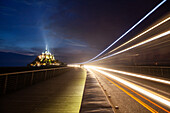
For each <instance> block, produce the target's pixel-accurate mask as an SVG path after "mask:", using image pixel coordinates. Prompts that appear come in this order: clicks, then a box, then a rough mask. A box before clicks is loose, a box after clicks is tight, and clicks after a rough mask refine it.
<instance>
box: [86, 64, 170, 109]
mask: <svg viewBox="0 0 170 113" xmlns="http://www.w3.org/2000/svg"><path fill="white" fill-rule="evenodd" d="M85 68H90V69H93V70H95V71H97V72H100V73H102V74H104V75H106V76H108V77H110V78H112V79H114V80H116V81H119V82H120V83H122V84H124V85H126V86H128V87H130V88H132V89H134V90H136V91H138V92H140V93H142V94H144V95H146V96H148V97H150V98H152V99H154V100H156V101H158V102H161V103H163V104H165V105H167V106H168V107H170V101H169V99H167V98H166V97H164V96H161V95H159V94H157V93H155V92H152V91H150V90H148V89H146V88H142V87H140V86H138V85H136V84H133V83H130V82H128V81H125V80H123V79H121V78H118V77H116V76H114V75H112V74H110V73H107V72H105V71H102V70H100V69H97V68H95V67H88V66H85Z"/></svg>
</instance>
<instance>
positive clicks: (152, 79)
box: [85, 65, 170, 85]
mask: <svg viewBox="0 0 170 113" xmlns="http://www.w3.org/2000/svg"><path fill="white" fill-rule="evenodd" d="M85 67H86V68H95V69H100V70H105V71H110V72H115V73H119V74H124V75H128V76H133V77H138V78H142V79H146V80H151V81H155V82H160V83H163V84H168V85H170V81H168V80H163V79H158V78H153V77H148V76H144V75H140V74H134V73H129V72H125V71H119V70H115V69H109V68H103V67H97V66H88V65H87V66H85Z"/></svg>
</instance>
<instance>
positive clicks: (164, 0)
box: [78, 0, 167, 64]
mask: <svg viewBox="0 0 170 113" xmlns="http://www.w3.org/2000/svg"><path fill="white" fill-rule="evenodd" d="M166 1H167V0H163V1H162V2H161V3H159V4H158V5H157V6H156V7H155V8H153V9H152V10H151V11H150V12H149V13H148V14H146V15H145V16H144V17H143V18H142V19H141V20H139V21H138V22H137V23H136V24H135V25H133V26H132V27H131V28H130V29H129V30H128V31H126V32H125V33H124V34H123V35H121V36H120V37H119V38H118V39H117V40H116V41H114V42H113V43H112V44H111V45H109V46H108V47H107V48H106V49H104V50H103V51H102V52H101V53H99V54H98V55H97V56H95V57H93V58H92V59H90V60H88V61H86V62H83V63H78V64H85V63H89V62H91V61H92V60H94V59H96V58H98V57H99V56H101V55H102V54H103V53H104V52H106V51H107V50H108V49H109V48H111V47H112V46H113V45H114V44H115V43H117V42H118V41H119V40H120V39H122V38H123V37H124V36H125V35H126V34H128V33H129V32H130V31H131V30H133V29H134V28H135V27H136V26H137V25H139V24H140V23H141V22H142V21H143V20H145V19H146V18H147V17H148V16H149V15H150V14H152V13H153V12H154V11H155V10H156V9H158V8H159V7H160V6H161V5H162V4H164V3H165V2H166Z"/></svg>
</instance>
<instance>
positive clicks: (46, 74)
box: [44, 70, 47, 80]
mask: <svg viewBox="0 0 170 113" xmlns="http://www.w3.org/2000/svg"><path fill="white" fill-rule="evenodd" d="M46 79H47V70H45V77H44V80H46Z"/></svg>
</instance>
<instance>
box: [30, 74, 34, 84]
mask: <svg viewBox="0 0 170 113" xmlns="http://www.w3.org/2000/svg"><path fill="white" fill-rule="evenodd" d="M33 79H34V72H32V75H31V82H30V84H31V85H32V83H33Z"/></svg>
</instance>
